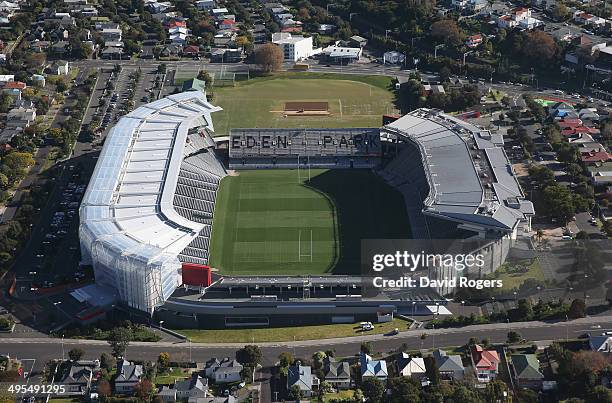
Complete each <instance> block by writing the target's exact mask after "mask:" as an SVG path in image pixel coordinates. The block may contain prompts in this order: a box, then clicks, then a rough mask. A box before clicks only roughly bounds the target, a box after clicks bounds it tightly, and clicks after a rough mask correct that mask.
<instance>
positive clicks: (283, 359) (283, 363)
mask: <svg viewBox="0 0 612 403" xmlns="http://www.w3.org/2000/svg"><path fill="white" fill-rule="evenodd" d="M278 360H279V363H278V366H279V368H280V372H281V373H282V374H283V375H287V371H288V370H289V367H290V366H291V364H293V361H294V360H295V359H294V358H293V354H291V353H290V352H287V351H283V352H282V353H280V355H279V356H278Z"/></svg>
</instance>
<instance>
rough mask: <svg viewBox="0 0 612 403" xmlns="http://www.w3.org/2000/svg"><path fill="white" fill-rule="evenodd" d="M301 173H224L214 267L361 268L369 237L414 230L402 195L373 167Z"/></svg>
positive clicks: (257, 270) (276, 270)
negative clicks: (363, 248) (363, 243)
mask: <svg viewBox="0 0 612 403" xmlns="http://www.w3.org/2000/svg"><path fill="white" fill-rule="evenodd" d="M299 175H300V176H299V177H298V170H257V171H240V172H239V175H238V176H227V177H225V178H224V179H223V180H222V182H221V186H220V189H219V192H218V195H217V203H216V210H215V216H214V223H213V233H212V241H211V265H212V266H213V267H215V268H217V269H219V270H220V271H221V273H224V274H228V275H229V274H233V275H249V274H260V275H263V274H268V275H278V274H293V275H295V274H306V273H308V274H321V273H335V274H356V273H359V270H360V268H359V259H360V245H361V240H362V239H376V238H409V237H410V229H409V223H408V217H407V214H406V210H405V207H404V202H403V198H402V196H401V194H399V193H398V192H397V191H396V190H395V189H393V188H391V187H389V186H388V185H387V184H386V183H384V181H382V179H380V178H379V177H378V176H376V175H375V174H374V173H372V172H371V171H368V170H314V169H313V170H311V179H310V180H308V170H305V169H301V170H300V171H299ZM311 239H312V240H311Z"/></svg>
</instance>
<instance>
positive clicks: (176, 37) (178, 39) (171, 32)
mask: <svg viewBox="0 0 612 403" xmlns="http://www.w3.org/2000/svg"><path fill="white" fill-rule="evenodd" d="M168 36H169V37H170V40H171V41H172V42H173V43H179V44H185V42H187V37H188V36H189V30H188V29H187V28H185V27H173V28H169V29H168Z"/></svg>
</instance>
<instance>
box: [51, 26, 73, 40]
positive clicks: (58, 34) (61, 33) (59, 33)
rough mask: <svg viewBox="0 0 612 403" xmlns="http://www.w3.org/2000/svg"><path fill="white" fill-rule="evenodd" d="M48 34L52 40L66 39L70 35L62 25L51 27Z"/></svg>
mask: <svg viewBox="0 0 612 403" xmlns="http://www.w3.org/2000/svg"><path fill="white" fill-rule="evenodd" d="M48 35H49V38H50V39H51V40H52V41H53V42H57V41H66V40H68V37H69V36H70V35H69V33H68V30H67V29H66V28H64V27H57V28H56V29H52V30H51V31H49V33H48Z"/></svg>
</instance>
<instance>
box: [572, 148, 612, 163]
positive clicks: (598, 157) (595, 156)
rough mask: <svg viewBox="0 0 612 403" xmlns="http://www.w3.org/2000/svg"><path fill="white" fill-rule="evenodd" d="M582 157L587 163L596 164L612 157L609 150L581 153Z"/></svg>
mask: <svg viewBox="0 0 612 403" xmlns="http://www.w3.org/2000/svg"><path fill="white" fill-rule="evenodd" d="M580 159H581V160H582V162H584V163H585V164H589V165H590V164H596V163H601V162H607V161H610V159H612V158H611V157H610V154H609V153H608V152H607V151H590V152H588V153H581V154H580Z"/></svg>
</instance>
